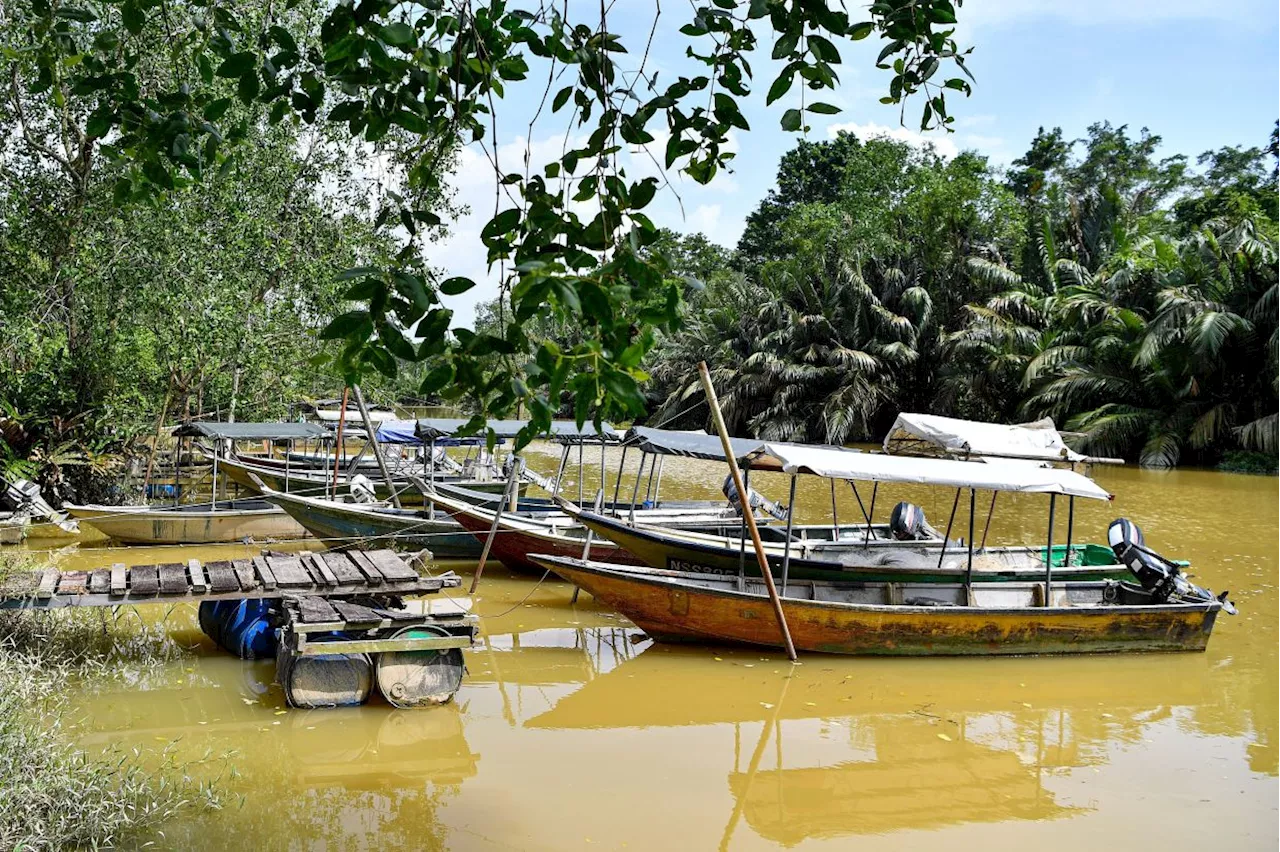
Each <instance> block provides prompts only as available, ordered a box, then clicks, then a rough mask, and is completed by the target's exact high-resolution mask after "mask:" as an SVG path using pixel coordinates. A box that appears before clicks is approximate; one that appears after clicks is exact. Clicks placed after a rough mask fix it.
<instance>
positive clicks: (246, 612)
mask: <svg viewBox="0 0 1280 852" xmlns="http://www.w3.org/2000/svg"><path fill="white" fill-rule="evenodd" d="M270 608H271V606H270V603H269V602H268V601H265V600H261V599H258V598H251V599H247V600H240V601H203V602H201V604H200V629H201V630H203V631H204V633H205V635H206V636H208V637H209V638H210V639H212V640H213V642H214V644H216V645H217V646H218V647H219V648H222V649H223V650H225V651H230V652H231V653H232V654H235V655H236V656H237V657H239V658H240V659H242V660H257V659H261V658H264V657H271V656H274V655H275V652H276V632H275V629H274V628H273V627H272V625H271V621H270V619H269V618H268V612H269V611H270Z"/></svg>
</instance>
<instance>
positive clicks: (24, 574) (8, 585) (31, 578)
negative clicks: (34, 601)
mask: <svg viewBox="0 0 1280 852" xmlns="http://www.w3.org/2000/svg"><path fill="white" fill-rule="evenodd" d="M42 577H44V572H43V571H19V572H18V573H17V574H14V575H13V576H11V577H9V578H7V579H6V580H5V581H4V585H3V586H0V595H3V596H4V597H6V598H25V597H28V596H30V595H33V594H35V593H36V590H37V589H39V588H40V579H41V578H42Z"/></svg>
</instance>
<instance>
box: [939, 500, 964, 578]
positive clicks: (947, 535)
mask: <svg viewBox="0 0 1280 852" xmlns="http://www.w3.org/2000/svg"><path fill="white" fill-rule="evenodd" d="M959 506H960V489H959V488H957V489H956V499H955V502H953V503H952V504H951V517H950V518H947V531H946V533H945V534H943V536H942V549H941V550H940V551H938V570H939V571H941V570H942V560H943V559H945V558H946V557H947V542H949V541H951V525H952V524H953V523H955V520H956V509H957V508H959Z"/></svg>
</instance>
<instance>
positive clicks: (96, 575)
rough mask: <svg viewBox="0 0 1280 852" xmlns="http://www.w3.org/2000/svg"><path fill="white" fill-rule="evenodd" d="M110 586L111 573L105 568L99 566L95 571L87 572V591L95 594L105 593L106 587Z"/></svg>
mask: <svg viewBox="0 0 1280 852" xmlns="http://www.w3.org/2000/svg"><path fill="white" fill-rule="evenodd" d="M109 588H111V573H110V572H109V571H107V570H106V569H105V568H99V569H98V570H97V571H92V572H90V573H89V592H90V593H91V594H95V595H105V594H106V593H107V589H109Z"/></svg>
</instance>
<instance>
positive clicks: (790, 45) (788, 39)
mask: <svg viewBox="0 0 1280 852" xmlns="http://www.w3.org/2000/svg"><path fill="white" fill-rule="evenodd" d="M799 43H800V32H799V31H798V30H796V31H793V32H789V33H783V35H782V38H780V39H778V40H777V41H776V42H774V45H773V58H774V59H786V58H787V57H788V56H790V55H791V54H793V53H795V51H796V45H797V44H799Z"/></svg>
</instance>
